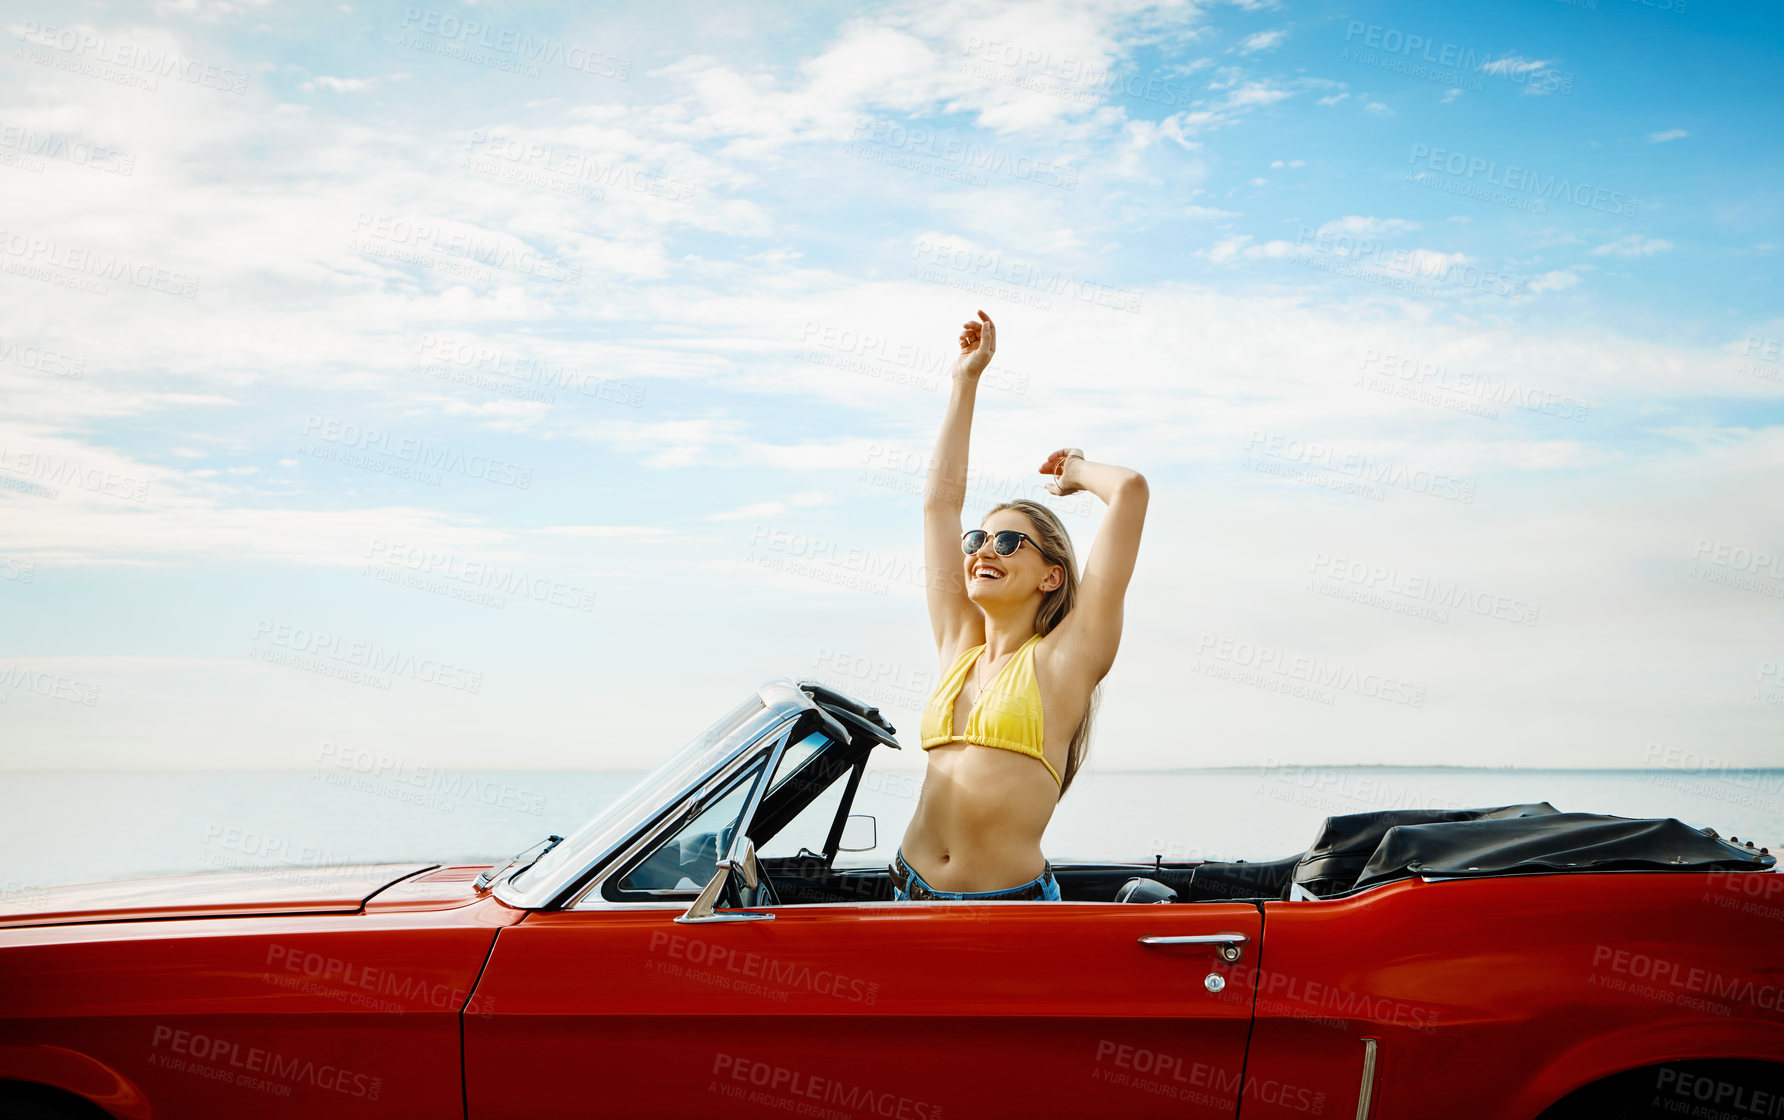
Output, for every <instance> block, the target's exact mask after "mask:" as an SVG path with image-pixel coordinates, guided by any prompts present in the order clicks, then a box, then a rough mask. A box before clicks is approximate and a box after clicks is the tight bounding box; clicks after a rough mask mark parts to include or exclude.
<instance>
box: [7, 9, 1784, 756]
mask: <svg viewBox="0 0 1784 1120" xmlns="http://www.w3.org/2000/svg"><path fill="white" fill-rule="evenodd" d="M574 8H580V9H581V10H573V9H574ZM0 27H4V29H5V35H6V37H7V38H6V42H5V46H6V51H5V58H4V62H3V63H0V197H3V198H4V200H5V204H4V206H3V207H0V306H3V307H4V308H5V311H4V314H3V315H0V767H4V768H7V769H14V770H55V769H98V770H138V769H208V768H301V767H308V766H314V765H316V764H317V762H318V759H319V758H323V757H327V756H329V754H330V752H337V753H338V752H340V751H343V750H345V751H355V752H379V753H385V752H387V753H388V754H389V755H391V756H393V757H396V758H400V759H403V760H405V761H406V762H409V763H413V764H426V765H440V766H456V767H485V768H513V769H530V768H539V769H565V768H590V769H638V768H643V767H648V766H650V765H654V764H655V762H656V761H658V760H659V759H661V758H662V757H664V756H666V755H667V754H668V753H670V751H672V750H673V748H674V747H675V746H676V745H678V744H679V743H680V742H682V741H685V740H686V739H688V738H690V737H691V736H692V735H693V734H695V733H696V732H697V731H698V730H699V729H700V728H701V727H703V726H705V725H706V724H707V723H709V722H711V721H713V720H715V719H717V718H719V717H720V716H721V715H723V714H724V713H725V712H726V711H728V710H729V709H730V708H731V707H732V706H734V705H735V704H736V703H737V702H738V701H739V700H740V699H741V698H743V697H745V696H747V695H748V694H749V693H750V692H751V691H752V690H753V689H755V688H756V687H757V686H758V685H760V684H761V683H763V682H765V681H767V680H769V679H772V678H776V677H790V678H793V679H795V680H798V679H816V680H821V681H824V682H825V683H828V684H830V685H832V686H833V687H837V688H841V689H842V690H844V691H846V692H850V693H852V694H854V695H856V696H858V697H860V698H862V699H864V700H867V701H869V702H871V703H875V704H877V705H879V706H881V707H882V708H883V709H884V710H885V711H886V713H887V715H888V717H889V718H890V719H891V720H892V722H893V723H894V724H895V725H897V726H898V727H899V728H900V730H901V731H903V732H904V735H905V738H906V739H907V741H908V743H909V746H910V747H912V748H914V746H915V735H914V734H913V732H914V731H915V729H916V725H917V718H918V715H919V713H920V711H921V709H922V706H923V702H924V700H925V698H926V696H927V695H928V693H929V691H930V690H931V689H932V688H933V687H934V686H935V684H936V683H937V682H938V681H939V678H940V675H941V669H940V666H939V665H938V664H937V659H936V654H935V650H934V648H933V643H932V640H931V638H930V636H929V635H930V631H929V627H928V624H927V621H926V618H925V615H924V604H923V599H922V580H923V573H922V568H921V563H922V552H921V544H922V542H921V518H920V509H919V498H918V494H919V490H920V487H921V482H922V478H923V473H924V470H925V467H926V462H927V458H928V456H929V454H930V450H931V448H932V446H933V441H934V438H935V434H936V431H937V427H938V425H939V422H940V419H941V416H942V410H943V406H944V404H945V401H946V395H947V363H948V361H949V360H950V358H951V352H952V350H953V349H954V346H955V341H954V340H955V337H956V335H957V334H958V331H959V326H960V324H961V323H962V322H964V321H965V320H966V319H968V318H970V317H972V316H973V315H974V313H975V312H976V311H977V310H979V309H983V310H984V311H985V312H986V313H987V314H989V315H990V316H991V317H992V318H993V319H994V320H995V321H996V323H997V326H998V335H999V342H998V351H997V355H996V357H995V358H994V360H993V362H992V366H991V368H990V370H989V371H988V372H987V373H986V375H985V381H984V384H983V386H982V387H981V390H980V393H979V397H978V407H977V412H976V421H977V424H976V426H975V429H974V432H973V440H972V453H973V458H972V470H973V475H972V478H971V480H970V486H969V492H968V496H967V508H966V512H965V519H966V522H967V524H969V525H971V524H976V523H977V519H978V518H979V517H980V516H982V514H983V512H984V511H985V510H986V509H987V508H989V506H990V505H992V504H993V503H995V502H997V501H1001V500H1005V499H1008V498H1011V497H1018V496H1027V497H1035V498H1038V499H1039V500H1042V501H1044V502H1047V503H1049V504H1052V505H1053V506H1054V507H1055V508H1057V509H1058V510H1060V512H1061V513H1062V515H1063V519H1064V521H1065V523H1066V525H1067V527H1068V529H1069V530H1070V531H1071V533H1072V535H1073V537H1074V540H1075V542H1076V547H1077V551H1078V555H1079V556H1080V557H1081V558H1082V557H1084V556H1087V555H1088V553H1089V551H1090V542H1091V541H1092V540H1093V539H1094V536H1095V533H1096V530H1097V526H1098V524H1099V522H1100V520H1101V509H1102V507H1101V504H1100V502H1098V501H1097V500H1096V499H1095V498H1094V497H1092V496H1090V495H1087V494H1079V495H1074V496H1072V497H1069V498H1064V499H1059V498H1053V497H1050V496H1047V495H1045V494H1044V492H1043V490H1042V485H1041V482H1042V479H1041V476H1040V475H1039V474H1038V473H1037V468H1038V466H1039V465H1040V463H1041V462H1042V461H1043V460H1044V459H1045V458H1046V456H1047V455H1048V453H1050V452H1051V451H1053V450H1054V449H1056V448H1060V447H1067V446H1071V447H1081V448H1083V449H1084V451H1085V453H1086V455H1087V456H1088V457H1089V458H1090V459H1092V460H1096V461H1101V462H1110V463H1117V464H1120V465H1123V466H1127V467H1131V468H1132V469H1134V470H1137V471H1140V472H1141V473H1142V474H1144V475H1145V476H1146V478H1147V480H1148V483H1149V486H1150V493H1151V499H1150V507H1149V513H1148V517H1147V523H1146V526H1145V530H1144V537H1143V541H1142V546H1141V551H1140V556H1139V559H1138V563H1137V565H1136V569H1135V574H1134V578H1133V581H1132V584H1131V586H1130V588H1129V591H1128V597H1127V608H1126V616H1125V629H1124V634H1123V642H1122V646H1121V650H1120V654H1119V656H1118V658H1117V660H1116V663H1115V666H1114V669H1113V671H1112V672H1111V673H1110V674H1109V676H1108V678H1107V679H1106V680H1105V681H1104V683H1103V686H1102V690H1101V694H1100V701H1099V706H1098V714H1097V722H1096V730H1095V735H1094V738H1093V740H1092V746H1091V756H1090V762H1089V766H1090V767H1091V768H1093V769H1105V770H1149V769H1161V768H1174V767H1193V766H1250V765H1276V764H1317V765H1330V764H1385V765H1411V766H1436V765H1442V766H1519V767H1532V766H1559V767H1641V766H1673V767H1687V768H1697V769H1705V770H1711V771H1714V770H1717V769H1719V768H1722V767H1729V766H1761V765H1779V764H1781V763H1784V749H1781V745H1784V734H1781V733H1784V625H1780V623H1781V622H1784V500H1781V498H1780V494H1779V478H1780V476H1781V468H1784V428H1781V426H1780V425H1781V422H1784V406H1781V402H1784V315H1781V314H1780V312H1779V308H1780V307H1784V300H1781V299H1780V290H1779V288H1780V285H1779V277H1778V263H1779V259H1780V245H1781V243H1784V229H1781V228H1780V227H1781V225H1784V221H1781V219H1784V214H1781V213H1780V193H1779V190H1778V183H1779V181H1780V176H1779V171H1780V166H1781V164H1784V151H1781V150H1780V148H1779V146H1778V144H1777V143H1776V142H1775V140H1776V137H1777V123H1776V122H1777V121H1778V120H1779V119H1780V109H1781V102H1784V97H1781V96H1780V89H1779V84H1780V75H1779V71H1778V68H1777V66H1776V64H1775V59H1774V58H1773V56H1772V50H1773V49H1774V48H1775V45H1776V43H1777V42H1778V41H1779V40H1780V35H1781V32H1784V15H1781V14H1780V13H1779V11H1778V10H1777V9H1776V8H1775V7H1774V6H1771V5H1749V4H1736V3H1726V2H1719V0H1646V2H1637V0H1578V2H1573V3H1563V2H1558V0H1551V2H1542V0H1517V2H1513V3H1493V4H1488V3H1478V2H1465V3H1457V4H1448V5H1421V6H1418V7H1417V8H1416V9H1413V8H1408V7H1407V6H1404V5H1388V4H1378V5H1375V4H1339V3H1325V2H1305V3H1301V2H1296V3H1287V2H1285V3H1251V2H1240V3H1190V2H1184V3H1156V4H1155V3H1144V2H1138V0H1134V2H1107V3H1084V2H1074V3H1054V2H1037V3H975V2H970V0H969V2H952V0H951V2H949V3H945V4H943V3H888V4H837V3H828V4H825V3H803V4H750V5H743V6H739V5H728V4H727V5H720V4H706V3H694V4H674V5H664V4H626V5H622V4H603V5H599V6H592V5H591V6H568V5H563V6H550V7H547V6H544V5H532V6H528V5H499V4H498V5H481V4H480V5H475V6H469V5H467V6H447V5H442V6H428V5H427V4H425V3H418V4H393V5H388V6H359V5H352V4H336V5H324V4H290V5H278V6H275V5H272V4H263V3H253V2H248V0H242V2H237V0H228V2H213V0H169V2H166V3H157V4H148V5H131V4H121V5H105V4H96V3H80V2H68V3H57V4H53V5H52V4H47V3H15V2H10V0H8V2H6V3H4V4H0ZM909 753H910V754H911V755H913V756H917V757H915V758H913V759H911V760H909V761H910V762H911V764H912V765H920V763H921V757H920V754H919V752H917V751H916V750H914V749H912V750H910V751H909Z"/></svg>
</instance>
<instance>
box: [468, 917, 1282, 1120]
mask: <svg viewBox="0 0 1784 1120" xmlns="http://www.w3.org/2000/svg"><path fill="white" fill-rule="evenodd" d="M684 909H685V907H684V906H682V905H681V904H679V903H678V904H674V905H672V906H664V905H663V904H661V903H657V904H636V905H630V906H628V905H624V904H620V905H611V906H606V907H603V908H600V909H593V910H566V911H559V912H549V913H548V912H539V913H533V914H530V915H529V916H528V917H527V918H526V919H524V920H523V921H521V922H520V923H519V924H518V925H515V926H513V927H510V928H508V929H504V930H503V931H502V932H501V934H500V935H499V937H498V938H497V942H496V946H495V950H494V952H493V953H492V955H491V958H490V961H489V964H488V966H487V968H486V969H485V972H484V975H483V978H482V980H481V981H480V983H479V985H478V989H477V998H478V1000H479V1001H480V1002H482V1003H483V1004H484V1005H485V1006H487V1007H489V1008H491V1009H493V1010H492V1013H491V1014H488V1015H485V1016H478V1017H468V1018H467V1019H466V1020H465V1057H466V1091H467V1097H468V1107H469V1115H470V1117H471V1120H498V1118H503V1117H536V1116H541V1115H560V1114H563V1110H565V1109H576V1110H578V1112H579V1113H580V1112H583V1111H590V1110H599V1111H600V1112H601V1113H603V1114H608V1115H616V1116H627V1117H655V1116H662V1117H686V1116H690V1115H695V1114H697V1113H699V1112H709V1113H716V1112H717V1111H718V1110H723V1114H724V1115H727V1116H733V1115H735V1116H787V1115H800V1116H833V1115H835V1116H862V1117H867V1116H879V1117H904V1118H908V1120H941V1118H942V1117H949V1118H953V1117H962V1118H964V1117H969V1116H970V1117H992V1116H1016V1115H1030V1116H1075V1115H1082V1116H1097V1117H1101V1116H1123V1117H1132V1118H1142V1117H1165V1116H1169V1117H1173V1118H1177V1120H1204V1118H1213V1117H1231V1116H1233V1115H1234V1114H1235V1111H1236V1107H1237V1103H1238V1099H1239V1095H1240V1086H1241V1084H1242V1081H1243V1076H1244V1062H1245V1048H1246V1042H1247V1035H1248V1033H1249V1030H1250V1026H1251V1014H1252V998H1253V994H1252V990H1251V987H1250V979H1249V978H1250V977H1252V976H1254V975H1255V970H1252V969H1248V968H1246V967H1245V966H1246V964H1247V963H1248V962H1249V960H1250V958H1251V956H1252V954H1254V953H1255V951H1256V948H1257V945H1258V934H1259V932H1260V926H1261V919H1260V916H1259V912H1258V910H1257V909H1256V907H1254V906H1252V905H1249V904H1244V903H1211V904H1179V905H1150V904H1147V905H1135V904H1121V903H1114V902H1072V901H1064V902H1043V901H1034V902H999V903H978V904H973V903H966V902H951V901H949V902H943V901H926V902H852V903H826V904H808V905H783V906H775V907H765V908H761V909H762V911H763V912H767V913H772V914H773V915H774V916H773V917H772V918H771V919H763V920H755V921H731V922H717V923H711V924H696V925H684V924H678V923H677V922H676V921H675V920H674V919H675V918H676V916H677V915H679V914H681V913H682V912H683V910H684ZM1216 934H1222V935H1237V936H1236V937H1233V939H1232V941H1231V944H1233V945H1235V946H1237V948H1238V950H1239V952H1240V954H1241V957H1240V960H1239V961H1237V962H1228V961H1225V960H1222V959H1221V955H1220V953H1221V946H1220V945H1219V944H1217V943H1212V942H1206V941H1193V940H1185V941H1171V940H1152V941H1147V940H1144V939H1170V938H1194V937H1204V936H1208V935H1216ZM1238 937H1243V938H1244V940H1242V941H1241V940H1238Z"/></svg>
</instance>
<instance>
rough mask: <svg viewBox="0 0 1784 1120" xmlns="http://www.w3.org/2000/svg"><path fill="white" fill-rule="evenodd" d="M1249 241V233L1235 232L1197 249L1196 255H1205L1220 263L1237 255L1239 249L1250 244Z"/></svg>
mask: <svg viewBox="0 0 1784 1120" xmlns="http://www.w3.org/2000/svg"><path fill="white" fill-rule="evenodd" d="M1250 242H1251V235H1250V234H1249V233H1241V234H1235V235H1234V236H1232V237H1226V238H1222V239H1221V240H1219V241H1216V242H1215V243H1214V244H1213V245H1210V246H1209V247H1208V248H1206V249H1200V250H1197V251H1196V256H1198V257H1206V258H1207V259H1208V260H1211V261H1213V262H1214V263H1215V264H1222V263H1224V262H1226V261H1229V260H1231V259H1233V258H1234V257H1235V256H1238V254H1239V251H1240V250H1241V249H1243V248H1245V246H1246V245H1248V244H1250Z"/></svg>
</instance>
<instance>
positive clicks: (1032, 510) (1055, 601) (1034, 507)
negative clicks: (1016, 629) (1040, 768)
mask: <svg viewBox="0 0 1784 1120" xmlns="http://www.w3.org/2000/svg"><path fill="white" fill-rule="evenodd" d="M1006 509H1010V510H1015V511H1016V512H1017V513H1021V514H1024V515H1026V516H1027V517H1028V519H1029V520H1030V521H1031V522H1033V523H1034V528H1035V533H1034V536H1035V539H1036V540H1038V541H1040V542H1041V551H1042V552H1044V553H1045V554H1046V559H1047V561H1048V563H1051V564H1058V565H1059V566H1060V567H1062V568H1064V569H1065V579H1064V580H1063V581H1061V583H1060V585H1059V586H1058V587H1055V588H1054V589H1053V590H1051V591H1049V592H1047V593H1046V595H1045V596H1043V597H1042V599H1041V606H1040V609H1039V610H1037V611H1036V612H1035V616H1034V628H1035V632H1036V633H1037V634H1040V635H1042V636H1043V637H1044V636H1046V635H1047V634H1048V633H1049V632H1051V631H1052V629H1053V628H1054V627H1055V626H1058V625H1059V623H1060V621H1061V620H1063V619H1064V618H1065V616H1066V615H1068V614H1070V613H1071V610H1072V607H1074V606H1075V605H1077V602H1078V558H1077V555H1076V553H1074V552H1073V551H1072V538H1071V535H1070V534H1068V533H1067V532H1066V531H1065V524H1064V523H1063V522H1061V521H1060V520H1059V515H1058V514H1057V513H1054V512H1053V510H1052V509H1050V508H1048V507H1047V506H1044V505H1042V504H1041V503H1039V502H1037V501H1033V500H1031V499H1029V498H1013V499H1011V500H1010V501H1007V502H999V503H997V504H996V505H994V506H992V507H991V508H990V509H988V510H986V511H985V517H990V516H991V515H992V514H994V513H996V512H998V511H999V510H1006ZM984 523H985V518H984V517H981V518H980V519H979V524H981V525H983V524H984ZM1102 690H1103V686H1102V684H1101V682H1098V683H1097V684H1096V686H1095V687H1093V688H1092V689H1091V690H1090V702H1089V703H1088V704H1086V705H1085V707H1084V718H1083V719H1081V720H1079V721H1078V729H1077V730H1076V731H1074V732H1072V744H1071V747H1070V748H1069V749H1068V751H1067V752H1066V759H1065V773H1064V774H1062V775H1060V778H1061V782H1060V789H1059V795H1060V796H1061V797H1064V796H1065V791H1066V790H1068V789H1071V788H1072V777H1073V776H1074V775H1075V774H1077V772H1078V768H1079V767H1080V766H1082V765H1084V757H1085V755H1087V754H1088V753H1089V752H1090V719H1091V716H1092V715H1093V714H1094V713H1095V711H1096V706H1097V701H1098V700H1099V699H1100V698H1101V696H1102Z"/></svg>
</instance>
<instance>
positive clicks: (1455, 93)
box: [1440, 89, 1462, 105]
mask: <svg viewBox="0 0 1784 1120" xmlns="http://www.w3.org/2000/svg"><path fill="white" fill-rule="evenodd" d="M1460 96H1462V91H1461V90H1459V89H1446V90H1444V91H1443V97H1442V98H1441V101H1440V103H1441V104H1444V105H1448V104H1449V103H1450V102H1452V101H1454V100H1455V99H1456V98H1458V97H1460Z"/></svg>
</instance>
